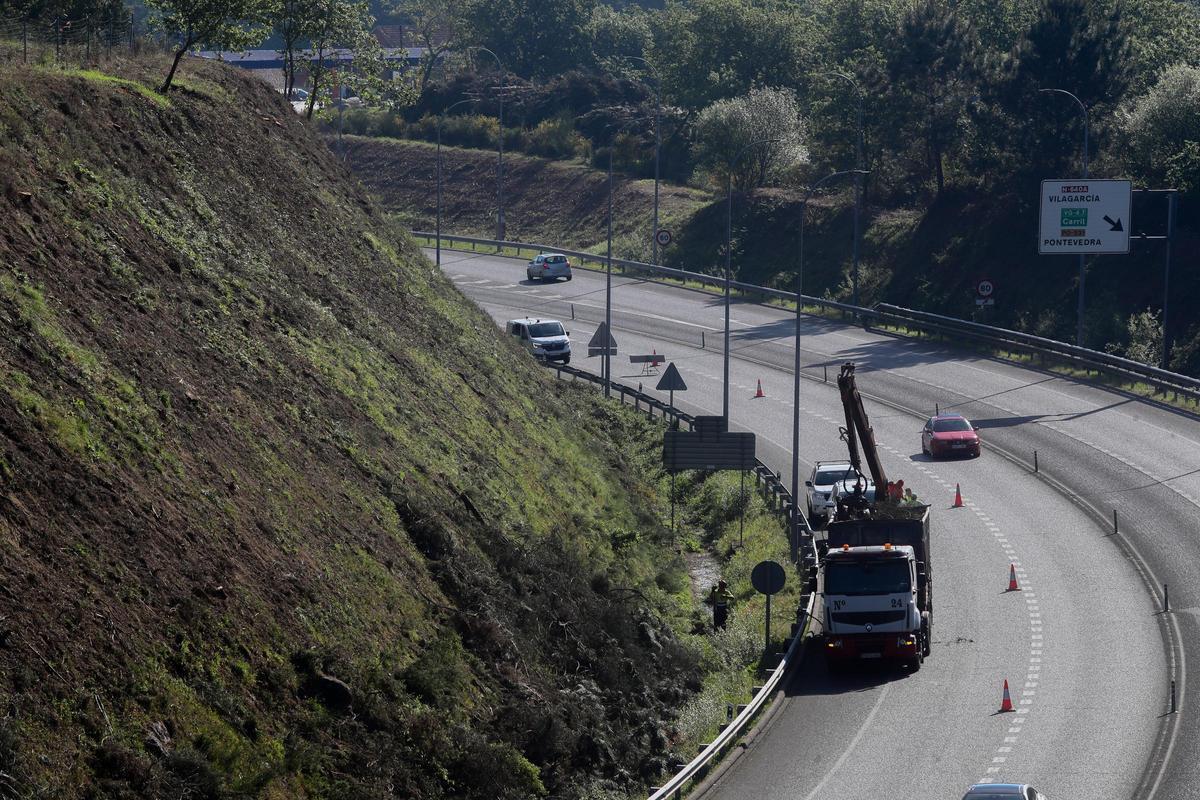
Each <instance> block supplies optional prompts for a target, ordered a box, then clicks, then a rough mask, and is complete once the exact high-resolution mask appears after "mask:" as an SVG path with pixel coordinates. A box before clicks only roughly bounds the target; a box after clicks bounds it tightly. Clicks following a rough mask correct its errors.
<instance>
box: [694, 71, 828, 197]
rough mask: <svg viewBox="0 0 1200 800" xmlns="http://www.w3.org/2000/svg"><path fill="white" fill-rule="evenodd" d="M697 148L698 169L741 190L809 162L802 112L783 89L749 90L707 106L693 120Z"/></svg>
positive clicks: (753, 186)
mask: <svg viewBox="0 0 1200 800" xmlns="http://www.w3.org/2000/svg"><path fill="white" fill-rule="evenodd" d="M696 148H697V159H696V160H697V163H698V164H699V165H700V166H701V167H703V168H706V169H708V170H709V171H710V172H711V173H713V174H714V175H718V176H720V177H722V178H728V179H731V180H732V181H733V185H734V186H735V187H736V188H737V189H738V190H740V191H747V190H749V189H753V188H756V187H758V186H762V185H763V184H764V183H766V182H767V181H769V180H772V179H778V178H779V177H781V176H782V175H784V174H785V173H786V172H787V171H788V170H790V169H793V168H794V167H796V166H797V165H798V164H800V163H801V162H803V161H804V160H805V159H806V158H807V157H808V151H807V149H806V148H805V146H804V122H803V120H802V119H801V117H800V109H799V106H798V104H797V102H796V97H795V95H794V94H793V93H792V92H791V91H789V90H787V89H752V90H750V92H749V93H748V94H746V95H745V96H742V97H735V98H733V99H731V100H718V101H717V102H715V103H713V104H712V105H711V106H708V107H707V108H705V109H704V110H703V111H702V112H700V116H699V118H698V119H697V121H696ZM724 182H725V181H721V183H724Z"/></svg>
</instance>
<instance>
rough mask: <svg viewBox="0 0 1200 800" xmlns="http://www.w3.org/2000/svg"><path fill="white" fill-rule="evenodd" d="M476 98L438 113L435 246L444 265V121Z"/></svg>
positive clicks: (459, 102) (449, 106) (452, 104)
mask: <svg viewBox="0 0 1200 800" xmlns="http://www.w3.org/2000/svg"><path fill="white" fill-rule="evenodd" d="M474 102H475V98H473V97H468V98H467V99H466V100H459V101H458V102H457V103H451V104H450V105H448V106H446V108H444V109H442V113H441V114H438V122H437V218H436V222H435V223H434V226H435V227H434V229H433V231H434V236H435V237H436V238H437V243H436V244H435V245H434V248H435V249H436V252H437V259H436V264H437V265H438V266H439V267H440V266H441V265H442V123H443V122H445V121H446V115H447V114H449V113H450V111H451V109H453V108H454V107H455V106H460V105H462V104H463V103H474Z"/></svg>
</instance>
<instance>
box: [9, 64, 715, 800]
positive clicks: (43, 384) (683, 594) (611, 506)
mask: <svg viewBox="0 0 1200 800" xmlns="http://www.w3.org/2000/svg"><path fill="white" fill-rule="evenodd" d="M161 68H162V65H161V64H158V63H154V64H149V65H141V64H125V65H115V66H111V67H109V69H110V71H113V72H118V71H119V73H120V74H121V75H122V77H120V78H116V77H113V76H111V75H106V74H101V73H92V72H88V73H84V72H80V73H63V72H57V71H48V70H41V69H32V68H31V69H28V70H20V69H16V68H10V69H5V70H4V71H2V72H0V207H2V209H3V211H2V213H0V328H2V329H3V337H2V338H0V796H17V797H25V796H29V797H64V798H75V797H95V798H118V797H122V798H123V797H245V796H257V797H269V798H285V797H286V798H297V797H299V798H304V797H329V798H356V797H364V798H365V797H372V798H374V797H383V796H392V795H395V796H401V797H414V798H421V797H430V798H432V797H443V796H455V797H472V798H473V797H478V798H484V797H487V798H493V797H531V796H538V795H542V794H550V795H552V796H555V797H580V796H584V795H585V794H588V793H591V796H599V794H597V793H600V794H603V793H604V792H623V791H626V790H628V791H634V792H636V791H637V790H638V788H639V787H641V786H644V785H645V784H646V783H648V782H649V781H651V780H653V779H655V777H656V776H657V775H658V774H659V773H660V771H661V770H662V769H663V768H664V767H665V766H666V764H667V763H668V761H669V759H670V758H671V751H670V748H671V745H672V743H673V740H672V736H673V734H672V733H671V731H672V726H671V722H670V720H671V718H672V716H673V714H674V713H675V712H674V711H673V709H674V708H677V707H678V706H680V705H681V704H682V703H683V701H684V700H685V699H686V698H687V697H688V695H689V692H690V691H694V690H695V689H697V688H698V686H699V677H698V676H699V674H700V673H699V671H698V660H699V658H700V657H701V655H702V648H701V647H700V646H698V645H697V644H696V642H695V641H692V640H690V639H686V638H685V639H681V638H679V637H677V636H676V635H675V634H674V633H673V629H679V628H683V627H688V626H690V623H691V619H690V618H689V603H690V601H689V600H688V592H687V590H686V586H687V580H686V574H685V572H684V567H683V564H682V559H681V558H679V557H677V556H676V555H675V551H674V548H673V546H672V543H671V541H670V538H669V534H668V533H667V532H666V531H665V528H664V525H663V522H662V519H661V517H660V514H661V513H662V512H663V510H664V508H665V506H664V502H663V498H662V496H661V495H660V490H659V484H658V483H657V481H658V479H659V478H660V477H661V476H660V475H659V474H658V472H657V459H658V448H657V447H656V442H657V441H658V434H657V431H656V430H655V429H653V428H651V427H650V425H651V423H648V422H646V421H645V420H644V419H642V418H639V417H637V416H635V415H632V414H626V413H623V412H621V411H620V410H618V409H614V408H612V407H610V406H608V405H605V404H603V403H602V402H601V401H600V400H599V399H598V398H597V397H596V396H595V394H594V393H591V392H588V391H586V390H584V389H580V388H576V387H575V386H573V385H569V384H562V383H558V382H556V381H554V380H553V379H552V378H551V377H549V376H548V375H547V374H546V373H545V372H544V371H543V370H541V369H539V368H538V367H536V366H535V365H534V364H533V362H532V360H530V359H529V358H528V357H527V356H525V355H524V354H522V353H521V352H520V350H519V349H518V348H516V347H515V346H513V345H512V344H511V343H510V342H508V341H506V340H505V339H504V338H503V337H501V336H499V335H498V333H497V331H496V329H495V326H494V325H493V323H492V322H491V320H490V319H488V318H487V317H486V316H485V315H484V314H482V313H481V312H479V311H478V310H477V309H475V308H474V307H473V306H471V305H470V304H469V303H468V302H466V301H465V300H464V298H463V297H462V296H461V295H460V294H459V293H458V292H457V291H456V290H455V289H454V288H453V287H452V286H451V285H450V284H449V283H448V282H447V281H446V280H444V279H443V277H442V276H441V275H440V273H438V272H437V271H435V270H434V269H432V267H431V265H430V264H429V263H428V261H426V260H425V259H423V258H422V257H421V256H420V254H419V253H418V252H417V250H416V249H415V248H414V246H413V245H412V243H411V242H410V241H409V240H408V238H407V237H406V236H405V235H404V234H403V233H401V232H398V231H397V230H396V229H395V228H394V227H392V226H390V225H389V224H388V222H387V221H386V218H385V215H384V214H383V213H382V211H381V210H380V209H379V208H378V207H377V206H376V205H375V203H374V201H373V200H371V199H370V198H369V197H368V196H367V195H365V194H364V193H363V192H362V191H361V190H360V189H358V188H357V185H356V184H355V183H354V182H352V181H350V180H348V179H347V177H348V176H347V174H346V173H345V172H344V171H343V169H342V168H341V167H340V166H339V165H338V164H337V163H336V161H335V159H334V158H333V157H332V156H331V155H330V154H329V152H328V150H327V148H326V146H325V144H324V142H322V141H321V140H320V139H319V138H318V137H316V136H314V135H312V133H311V131H310V129H309V127H308V126H307V125H306V124H305V123H304V122H303V121H302V120H300V119H298V118H297V117H296V116H295V115H294V114H292V113H290V111H289V109H288V108H287V106H286V105H285V104H284V103H282V102H281V100H280V99H279V98H278V96H277V95H275V94H274V93H272V92H271V91H270V90H269V89H268V88H267V87H266V86H264V85H262V84H260V83H258V82H257V81H256V80H255V79H253V78H250V77H246V76H244V75H241V74H238V73H236V72H232V71H228V70H225V69H224V68H222V67H221V66H220V65H215V64H200V63H197V62H190V61H189V62H187V63H186V64H185V68H184V69H183V70H182V71H181V77H180V79H178V80H177V83H178V84H179V91H177V92H175V93H173V94H172V95H171V97H170V99H169V100H164V99H162V98H158V97H156V96H154V95H153V94H152V93H150V92H148V91H146V89H145V87H146V86H152V85H154V82H155V81H156V80H157V79H158V78H159V77H160V73H161ZM398 180H403V179H402V178H398Z"/></svg>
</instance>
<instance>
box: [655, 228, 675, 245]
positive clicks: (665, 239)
mask: <svg viewBox="0 0 1200 800" xmlns="http://www.w3.org/2000/svg"><path fill="white" fill-rule="evenodd" d="M654 241H656V242H658V246H659V247H666V246H667V245H669V244H670V243H671V232H670V231H669V230H667V229H666V228H660V229H659V231H658V233H656V234H654Z"/></svg>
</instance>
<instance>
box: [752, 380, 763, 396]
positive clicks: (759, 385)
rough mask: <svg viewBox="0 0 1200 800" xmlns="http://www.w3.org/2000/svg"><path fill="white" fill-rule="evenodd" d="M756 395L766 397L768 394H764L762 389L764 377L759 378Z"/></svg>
mask: <svg viewBox="0 0 1200 800" xmlns="http://www.w3.org/2000/svg"><path fill="white" fill-rule="evenodd" d="M754 396H755V397H766V395H765V394H763V390H762V378H759V379H758V389H756V390H755V392H754Z"/></svg>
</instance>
